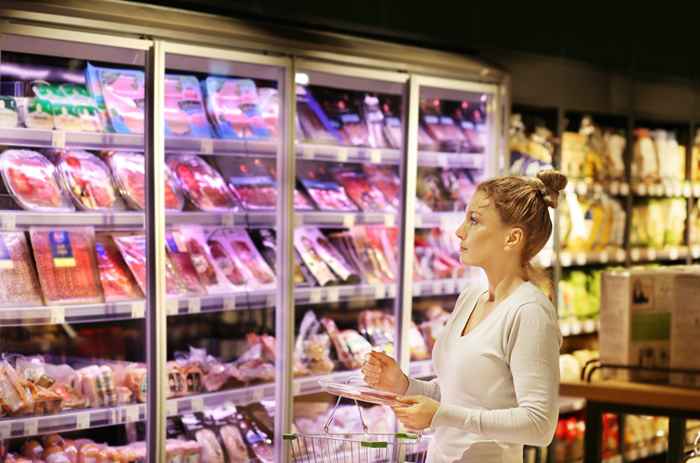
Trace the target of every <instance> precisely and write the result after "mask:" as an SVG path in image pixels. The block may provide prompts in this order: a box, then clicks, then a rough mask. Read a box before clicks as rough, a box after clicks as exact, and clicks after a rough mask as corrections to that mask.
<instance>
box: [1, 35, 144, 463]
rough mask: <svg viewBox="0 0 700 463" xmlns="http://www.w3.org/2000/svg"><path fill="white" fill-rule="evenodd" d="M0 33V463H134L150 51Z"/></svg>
mask: <svg viewBox="0 0 700 463" xmlns="http://www.w3.org/2000/svg"><path fill="white" fill-rule="evenodd" d="M0 32H1V33H2V35H1V36H0V49H1V50H2V56H1V58H2V60H1V62H0V145H1V147H0V172H2V174H1V176H2V186H1V187H0V188H1V193H0V209H1V211H0V224H1V225H0V228H1V229H2V231H0V254H1V256H0V261H1V263H0V282H1V283H0V287H1V288H2V289H1V290H0V307H1V308H0V352H2V360H1V361H0V383H1V384H2V387H0V390H1V391H2V392H1V393H0V401H1V402H2V413H1V415H2V417H1V418H0V442H1V443H0V457H1V459H2V461H5V460H6V459H8V460H9V459H10V458H12V457H19V456H23V457H24V458H27V459H31V460H36V461H38V460H41V459H44V460H49V459H52V458H54V459H60V458H61V457H64V459H65V458H68V459H69V460H70V461H75V460H76V459H82V460H83V461H85V460H90V459H92V460H94V461H96V460H100V459H101V460H102V461H115V459H116V458H118V456H119V455H125V454H127V453H128V454H132V455H137V456H139V457H143V458H145V456H146V449H147V446H146V444H145V433H144V420H145V419H146V408H145V404H146V398H147V397H146V376H147V375H146V372H147V370H146V367H145V363H146V356H147V345H146V343H145V339H146V337H147V336H146V329H145V323H144V316H145V313H146V302H145V296H146V295H148V293H149V291H148V288H147V287H145V286H144V285H142V284H139V283H140V281H139V278H138V277H139V274H141V273H142V271H143V270H144V269H145V268H147V266H148V264H149V262H147V260H146V258H145V256H141V259H140V261H139V263H138V264H137V265H134V263H133V254H132V252H131V251H132V248H131V247H130V246H128V245H126V243H128V242H129V240H133V236H139V235H141V236H143V233H144V223H145V221H144V212H143V211H144V204H143V202H142V199H143V192H144V188H145V184H146V179H145V175H144V170H143V164H144V163H143V159H144V156H143V153H144V146H145V144H144V135H143V133H144V131H143V123H144V115H143V111H142V108H143V106H144V101H145V99H144V82H145V80H146V76H145V75H144V64H145V62H146V54H147V53H148V51H149V49H150V47H151V42H149V41H145V40H134V39H128V38H120V37H111V36H103V35H98V34H89V33H82V32H75V31H64V30H59V29H49V28H43V27H34V26H31V27H30V26H21V25H3V26H2V29H1V30H0ZM101 69H113V70H115V71H109V72H107V71H105V72H101V71H100V70H101ZM125 129H128V130H125ZM123 159H127V160H130V162H128V163H126V164H123V163H122V160H123ZM122 239H123V240H126V241H122ZM57 461H58V460H57ZM61 461H63V460H61Z"/></svg>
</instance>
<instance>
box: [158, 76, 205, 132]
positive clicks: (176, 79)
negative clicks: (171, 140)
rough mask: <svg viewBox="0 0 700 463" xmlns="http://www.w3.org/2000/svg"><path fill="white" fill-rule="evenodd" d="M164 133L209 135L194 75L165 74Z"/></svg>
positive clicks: (197, 82)
mask: <svg viewBox="0 0 700 463" xmlns="http://www.w3.org/2000/svg"><path fill="white" fill-rule="evenodd" d="M164 114H165V135H166V136H173V135H175V136H188V137H203V138H209V137H211V129H210V128H209V121H208V120H207V113H206V110H205V108H204V100H203V98H202V90H201V87H200V85H199V80H197V78H196V77H195V76H188V75H176V74H166V75H165V104H164Z"/></svg>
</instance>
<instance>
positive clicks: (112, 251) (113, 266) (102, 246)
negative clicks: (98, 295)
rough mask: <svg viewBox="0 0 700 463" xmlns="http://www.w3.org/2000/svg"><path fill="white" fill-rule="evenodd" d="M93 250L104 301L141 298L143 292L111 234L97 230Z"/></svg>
mask: <svg viewBox="0 0 700 463" xmlns="http://www.w3.org/2000/svg"><path fill="white" fill-rule="evenodd" d="M95 251H96V253H97V268H98V269H99V271H100V282H101V283H102V293H103V294H104V297H105V301H107V302H116V301H128V300H132V299H143V297H144V296H143V292H142V291H141V289H140V288H139V286H138V283H136V280H134V277H133V275H132V274H131V272H130V271H129V267H127V265H126V262H124V259H123V258H122V255H121V253H120V252H119V248H118V247H117V245H116V243H115V242H114V239H113V238H112V236H111V234H109V233H105V232H98V233H97V234H96V235H95Z"/></svg>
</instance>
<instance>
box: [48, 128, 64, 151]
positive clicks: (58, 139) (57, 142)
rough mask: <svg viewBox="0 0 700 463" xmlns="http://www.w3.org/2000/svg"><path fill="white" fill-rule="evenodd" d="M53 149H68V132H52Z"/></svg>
mask: <svg viewBox="0 0 700 463" xmlns="http://www.w3.org/2000/svg"><path fill="white" fill-rule="evenodd" d="M51 147H52V148H57V149H63V148H65V147H66V132H64V131H62V130H54V131H53V132H51Z"/></svg>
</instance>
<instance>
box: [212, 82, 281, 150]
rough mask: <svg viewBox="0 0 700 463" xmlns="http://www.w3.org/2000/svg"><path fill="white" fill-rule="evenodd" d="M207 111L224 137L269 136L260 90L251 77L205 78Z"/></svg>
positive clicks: (253, 137)
mask: <svg viewBox="0 0 700 463" xmlns="http://www.w3.org/2000/svg"><path fill="white" fill-rule="evenodd" d="M204 91H205V94H206V101H207V110H208V111H209V115H210V117H211V119H212V120H213V121H215V128H216V131H217V133H218V134H219V136H220V137H221V138H235V139H261V138H269V137H270V130H269V129H268V127H267V125H266V123H265V120H264V119H263V117H262V115H261V114H260V108H259V107H258V91H257V88H256V86H255V82H253V81H252V80H251V79H227V78H224V77H213V76H209V77H207V78H206V80H205V81H204Z"/></svg>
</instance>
